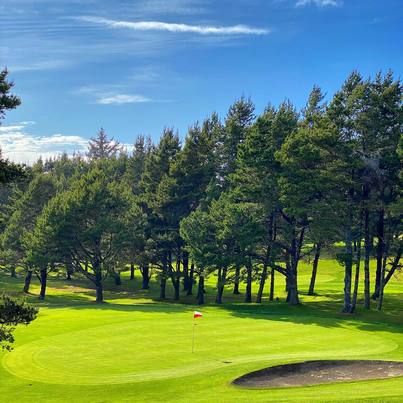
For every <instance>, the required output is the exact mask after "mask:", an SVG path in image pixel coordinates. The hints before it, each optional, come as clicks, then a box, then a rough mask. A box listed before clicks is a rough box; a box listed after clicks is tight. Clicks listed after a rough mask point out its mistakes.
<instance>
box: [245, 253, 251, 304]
mask: <svg viewBox="0 0 403 403" xmlns="http://www.w3.org/2000/svg"><path fill="white" fill-rule="evenodd" d="M245 302H252V263H251V261H250V260H249V261H248V263H247V265H246V289H245Z"/></svg>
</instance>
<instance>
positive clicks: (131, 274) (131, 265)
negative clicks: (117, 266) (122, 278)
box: [130, 263, 134, 280]
mask: <svg viewBox="0 0 403 403" xmlns="http://www.w3.org/2000/svg"><path fill="white" fill-rule="evenodd" d="M130 280H134V264H133V263H131V264H130Z"/></svg>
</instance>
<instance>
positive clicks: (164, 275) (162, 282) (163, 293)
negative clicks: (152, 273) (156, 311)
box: [160, 252, 168, 299]
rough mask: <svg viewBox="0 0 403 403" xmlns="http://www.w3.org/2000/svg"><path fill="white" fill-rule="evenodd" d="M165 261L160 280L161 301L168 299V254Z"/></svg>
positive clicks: (165, 255) (165, 254)
mask: <svg viewBox="0 0 403 403" xmlns="http://www.w3.org/2000/svg"><path fill="white" fill-rule="evenodd" d="M163 259H164V261H163V263H162V272H161V278H160V299H165V298H166V291H165V288H166V283H167V274H168V273H167V271H168V254H167V252H165V253H164V257H163Z"/></svg>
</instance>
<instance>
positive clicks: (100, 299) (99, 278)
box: [92, 259, 104, 304]
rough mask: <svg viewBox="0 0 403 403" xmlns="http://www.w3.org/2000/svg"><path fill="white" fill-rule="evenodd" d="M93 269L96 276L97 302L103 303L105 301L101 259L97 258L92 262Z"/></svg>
mask: <svg viewBox="0 0 403 403" xmlns="http://www.w3.org/2000/svg"><path fill="white" fill-rule="evenodd" d="M92 270H93V271H94V276H95V281H94V283H95V292H96V302H97V303H99V304H100V303H102V302H104V295H103V287H102V271H101V262H100V260H99V259H95V260H94V262H93V264H92Z"/></svg>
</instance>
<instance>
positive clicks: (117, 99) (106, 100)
mask: <svg viewBox="0 0 403 403" xmlns="http://www.w3.org/2000/svg"><path fill="white" fill-rule="evenodd" d="M96 102H97V104H102V105H111V104H117V105H121V104H135V103H144V102H151V99H150V98H146V97H143V96H142V95H128V94H116V95H111V96H106V97H102V98H99V99H98V100H97V101H96Z"/></svg>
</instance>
